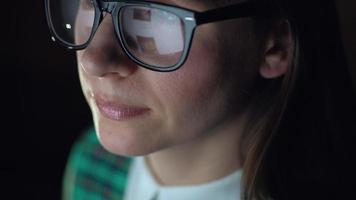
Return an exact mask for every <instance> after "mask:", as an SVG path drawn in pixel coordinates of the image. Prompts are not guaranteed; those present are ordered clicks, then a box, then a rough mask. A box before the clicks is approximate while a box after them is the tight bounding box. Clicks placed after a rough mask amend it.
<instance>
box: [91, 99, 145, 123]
mask: <svg viewBox="0 0 356 200" xmlns="http://www.w3.org/2000/svg"><path fill="white" fill-rule="evenodd" d="M94 99H95V103H96V105H97V107H98V109H99V111H100V113H101V114H102V115H103V116H105V117H107V118H109V119H112V120H116V121H123V120H128V119H131V118H134V117H138V116H140V115H143V114H145V113H147V112H148V111H149V110H150V109H148V108H140V107H135V106H129V105H124V104H120V103H116V102H109V101H105V100H103V99H101V98H99V97H95V98H94Z"/></svg>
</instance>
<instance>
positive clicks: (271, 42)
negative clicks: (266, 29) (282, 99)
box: [259, 20, 294, 79]
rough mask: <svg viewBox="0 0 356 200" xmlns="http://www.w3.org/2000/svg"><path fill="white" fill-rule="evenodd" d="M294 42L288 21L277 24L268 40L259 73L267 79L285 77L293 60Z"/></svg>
mask: <svg viewBox="0 0 356 200" xmlns="http://www.w3.org/2000/svg"><path fill="white" fill-rule="evenodd" d="M293 52H294V42H293V36H292V31H291V27H290V24H289V22H288V21H287V20H283V21H278V22H276V23H275V24H274V25H273V27H272V30H271V32H270V34H269V36H268V38H267V41H266V45H265V51H264V60H263V63H262V64H261V66H260V69H259V72H260V74H261V76H262V77H264V78H266V79H272V78H278V77H280V76H282V75H284V74H285V73H286V72H287V70H288V68H289V66H290V64H291V60H292V58H293Z"/></svg>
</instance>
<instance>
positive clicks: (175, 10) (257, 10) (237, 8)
mask: <svg viewBox="0 0 356 200" xmlns="http://www.w3.org/2000/svg"><path fill="white" fill-rule="evenodd" d="M49 1H50V0H45V9H46V18H47V23H48V26H49V30H50V33H51V35H52V40H53V41H57V42H58V43H59V44H61V45H63V46H64V47H66V48H68V49H72V50H82V49H85V48H86V47H87V46H88V45H89V43H90V42H91V40H92V39H93V37H94V35H95V32H96V31H97V29H98V27H99V25H100V22H101V21H102V20H103V12H107V13H110V14H111V15H112V19H113V24H114V29H115V34H116V37H117V39H118V41H119V43H120V45H121V48H122V49H123V50H124V52H125V54H126V55H127V56H128V57H129V58H130V59H131V60H132V61H133V62H134V63H136V64H138V65H140V66H142V67H144V68H146V69H149V70H153V71H158V72H171V71H174V70H177V69H178V68H180V67H181V66H182V65H183V64H184V63H185V61H186V60H187V57H188V55H189V51H190V48H191V43H192V39H193V36H194V31H195V28H196V27H197V26H199V25H202V24H207V23H212V22H217V21H223V20H228V19H236V18H242V17H273V16H277V15H280V12H276V10H277V9H276V7H274V6H271V5H266V4H261V3H257V2H254V1H246V2H241V3H237V4H234V5H230V6H226V7H221V8H216V9H213V10H208V11H204V12H197V11H194V10H189V9H186V8H182V7H178V6H173V5H167V4H163V3H156V2H151V1H128V0H92V2H93V4H94V8H95V18H94V23H93V28H92V32H91V34H90V37H89V39H88V41H87V42H85V43H84V44H81V45H74V44H71V43H69V42H67V41H65V40H63V39H62V38H61V37H60V36H59V35H58V34H57V33H56V31H55V28H54V26H53V23H52V20H51V11H50V6H49V4H50V2H49ZM126 6H145V7H149V8H153V9H160V10H163V11H167V12H169V13H172V14H175V15H176V16H178V17H179V18H180V19H181V21H182V22H183V23H184V31H185V33H184V34H185V35H184V36H185V37H184V39H185V40H184V50H183V52H182V55H181V57H180V59H179V61H178V62H177V63H176V64H174V65H172V66H169V67H157V66H153V65H149V64H146V63H144V62H142V61H141V60H139V59H138V58H136V57H135V56H134V55H133V54H132V53H131V52H130V51H129V50H128V48H127V44H126V42H125V40H123V31H122V30H123V28H122V25H121V24H119V17H120V15H119V13H120V11H121V9H122V8H124V7H126Z"/></svg>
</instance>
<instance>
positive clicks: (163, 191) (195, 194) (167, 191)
mask: <svg viewBox="0 0 356 200" xmlns="http://www.w3.org/2000/svg"><path fill="white" fill-rule="evenodd" d="M241 175H242V170H237V171H235V172H233V173H232V174H230V175H228V176H226V177H223V178H221V179H218V180H215V181H211V182H208V183H204V184H198V185H189V186H161V185H159V184H158V183H157V182H156V180H155V179H154V177H153V176H152V174H151V172H150V171H149V169H148V167H147V165H146V162H145V160H144V157H137V158H135V159H134V162H133V165H132V168H131V170H130V175H129V185H128V189H127V193H128V194H127V195H126V197H127V198H125V200H134V199H136V200H137V199H140V200H152V199H155V198H154V197H155V196H157V198H156V199H157V200H167V199H169V200H181V199H184V200H193V199H194V200H195V199H204V200H210V199H214V200H215V199H226V200H230V199H234V200H239V199H240V187H241V186H240V184H241V183H240V182H241Z"/></svg>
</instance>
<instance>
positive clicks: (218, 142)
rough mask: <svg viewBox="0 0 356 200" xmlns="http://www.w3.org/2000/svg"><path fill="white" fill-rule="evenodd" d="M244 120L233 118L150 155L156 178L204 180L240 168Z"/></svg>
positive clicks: (188, 181)
mask: <svg viewBox="0 0 356 200" xmlns="http://www.w3.org/2000/svg"><path fill="white" fill-rule="evenodd" d="M242 121H244V120H238V121H237V122H236V121H234V122H231V123H229V125H227V126H225V127H224V128H219V129H218V130H215V131H214V132H213V133H209V134H207V135H204V136H202V137H200V138H197V139H195V140H193V141H190V142H188V143H184V144H179V145H176V146H174V147H171V148H169V149H164V150H161V151H159V152H155V153H152V154H150V155H148V156H146V157H145V160H146V163H147V165H148V167H149V168H150V171H151V173H152V174H153V175H154V177H155V178H156V181H157V182H158V183H160V184H161V185H193V184H201V183H206V182H209V181H213V180H217V179H219V178H222V177H225V176H227V175H229V174H231V173H233V172H234V171H236V170H238V169H240V168H241V167H242V164H241V161H240V157H239V147H240V144H239V143H240V135H241V132H242V124H243V123H242Z"/></svg>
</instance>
